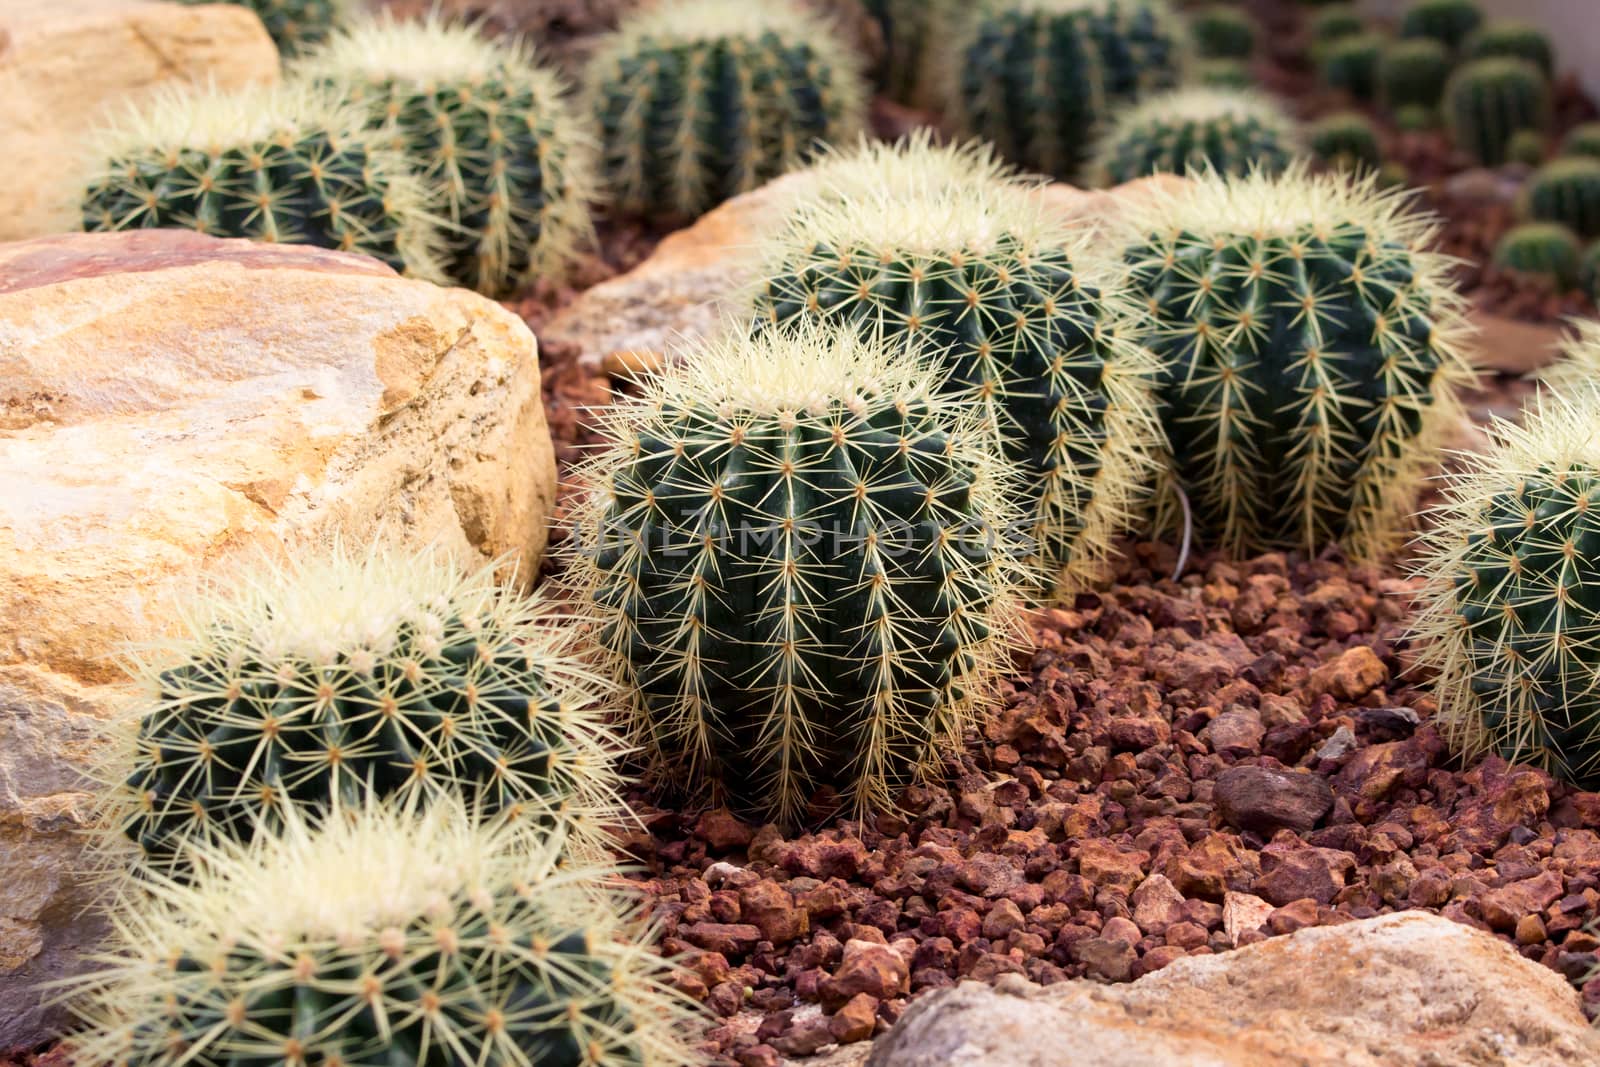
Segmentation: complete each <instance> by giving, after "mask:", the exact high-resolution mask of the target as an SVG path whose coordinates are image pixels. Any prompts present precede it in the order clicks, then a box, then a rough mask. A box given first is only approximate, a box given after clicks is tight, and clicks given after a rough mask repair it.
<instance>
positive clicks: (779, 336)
mask: <svg viewBox="0 0 1600 1067" xmlns="http://www.w3.org/2000/svg"><path fill="white" fill-rule="evenodd" d="M685 355H686V356H687V357H688V358H687V359H686V360H685V361H683V362H682V363H681V364H680V365H679V366H676V367H674V368H673V369H672V370H671V371H669V372H668V373H667V374H666V375H664V376H661V377H657V378H654V379H651V380H650V381H648V382H646V383H644V385H643V392H644V395H643V397H642V398H640V399H637V400H628V401H624V402H622V403H621V404H620V405H618V406H616V407H614V408H613V409H612V410H611V411H610V412H608V413H607V415H606V417H605V423H604V428H603V434H604V437H605V444H604V445H603V447H602V448H601V449H600V451H599V452H598V453H597V455H596V456H595V457H594V458H593V459H592V461H591V462H590V463H589V464H588V466H587V467H586V468H585V469H584V470H583V471H582V472H581V474H580V481H581V482H582V483H583V484H586V485H588V486H590V487H592V488H591V490H590V492H589V494H588V495H587V496H586V497H585V499H584V500H583V502H582V503H581V504H580V506H579V509H578V512H577V516H576V518H575V520H574V535H575V536H574V539H573V544H574V549H575V556H574V558H573V567H572V571H571V573H572V574H573V575H575V581H576V584H577V586H578V588H579V590H580V592H581V594H582V595H583V596H584V597H586V598H587V599H589V600H590V601H592V603H593V605H594V608H595V610H596V611H597V612H598V614H599V617H600V621H601V630H600V639H601V641H602V643H603V644H604V645H605V646H606V647H607V648H609V649H610V650H611V651H612V652H613V653H615V656H616V660H617V663H618V666H619V670H620V672H621V674H622V676H623V677H624V678H625V679H626V680H627V681H628V682H629V683H631V685H632V688H633V691H634V692H635V694H636V707H635V714H634V718H633V725H634V730H633V733H634V736H635V737H636V738H637V739H638V740H639V742H640V743H641V744H643V745H644V746H645V747H646V749H647V750H648V751H650V752H651V753H652V754H653V755H654V756H655V757H656V760H657V769H658V771H659V772H660V774H661V775H662V777H663V778H664V779H665V780H669V781H672V782H676V783H683V784H697V785H711V786H713V787H714V789H715V791H716V792H718V793H720V794H721V796H722V797H723V798H724V799H725V800H726V801H727V802H728V803H729V804H731V805H732V806H733V807H734V808H736V809H737V810H739V811H742V812H747V813H750V814H751V815H753V816H756V817H760V818H772V819H776V820H779V821H781V822H784V823H786V824H793V823H795V822H796V821H798V820H799V819H800V818H801V817H802V816H803V815H804V814H805V813H806V812H807V811H808V809H811V810H814V806H815V805H816V804H818V803H820V802H821V801H822V798H823V797H824V795H826V794H827V793H830V792H831V793H832V795H833V798H834V801H835V802H836V803H838V804H840V805H842V806H844V807H846V808H848V809H850V810H852V811H855V812H857V813H861V814H865V813H868V812H873V811H877V810H882V809H884V808H887V807H889V806H891V805H892V804H893V802H894V800H895V797H896V795H897V794H898V792H899V790H900V788H901V787H902V786H904V785H906V784H908V783H910V782H912V781H914V780H916V779H917V778H918V777H920V776H922V775H923V774H925V773H926V772H928V771H929V770H930V769H931V768H932V767H934V766H935V765H936V764H937V762H938V761H939V760H940V759H942V758H943V756H944V754H945V753H946V752H947V751H948V748H949V746H950V745H951V743H952V741H954V740H957V739H959V738H960V737H961V735H962V732H963V731H964V730H965V729H967V728H968V727H969V726H971V725H973V724H974V723H975V721H976V719H977V717H978V716H979V714H980V713H981V712H982V711H983V710H984V709H985V708H987V707H988V706H989V703H990V701H991V700H992V699H993V695H994V686H995V683H996V681H997V679H998V675H999V672H1000V671H1001V670H1002V669H1003V668H1004V666H1005V664H1006V663H1007V662H1009V645H1010V643H1011V640H1012V639H1013V630H1014V626H1015V625H1016V622H1017V620H1018V618H1019V617H1020V616H1019V609H1018V607H1017V602H1016V585H1017V581H1018V578H1019V577H1020V574H1019V573H1018V571H1017V564H1016V562H1015V561H1016V559H1017V555H1018V552H1019V550H1020V546H1018V545H1017V544H1016V543H1015V541H1014V540H1012V537H1013V534H1012V533H1011V530H1010V528H1011V524H1012V523H1013V522H1014V521H1015V517H1014V516H1013V514H1012V513H1011V512H1010V511H1009V510H1008V507H1007V505H1006V500H1007V498H1008V491H1009V487H1008V486H1007V482H1008V481H1009V480H1010V479H1011V478H1012V477H1014V473H1013V472H1012V470H1011V467H1010V464H1009V463H1007V462H1006V461H1004V460H1003V459H1002V458H1000V457H999V456H998V455H996V454H994V453H993V452H992V451H990V449H989V447H988V442H987V440H986V438H985V437H984V435H983V433H982V431H981V429H980V428H979V426H978V425H977V422H976V419H975V417H974V416H975V414H976V412H975V411H974V410H973V408H972V406H971V405H963V404H962V403H960V402H959V401H956V400H953V399H951V398H948V397H940V396H939V395H938V393H937V382H936V379H935V376H934V375H933V374H932V372H931V371H930V370H928V369H926V368H925V367H924V366H923V365H922V364H921V363H920V362H919V361H918V360H917V359H915V358H906V356H905V351H904V347H903V346H901V345H892V346H891V345H888V344H885V343H883V342H881V341H877V340H873V339H868V338H864V337H861V336H859V335H858V334H857V333H856V332H854V331H851V330H844V331H825V330H822V329H819V328H816V327H814V326H813V327H801V328H797V329H795V330H788V331H776V330H769V331H764V332H762V333H760V334H759V335H756V336H747V335H745V334H744V333H743V332H742V331H729V332H728V333H727V335H726V336H725V337H724V338H723V339H722V340H720V341H717V342H715V343H711V344H709V345H706V346H703V347H701V348H699V349H698V350H696V351H694V352H692V353H685Z"/></svg>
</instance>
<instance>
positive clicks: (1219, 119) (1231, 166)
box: [1090, 89, 1300, 185]
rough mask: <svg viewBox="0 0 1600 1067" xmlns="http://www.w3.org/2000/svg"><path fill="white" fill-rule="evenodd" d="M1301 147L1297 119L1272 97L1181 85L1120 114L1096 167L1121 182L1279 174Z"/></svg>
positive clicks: (1106, 180)
mask: <svg viewBox="0 0 1600 1067" xmlns="http://www.w3.org/2000/svg"><path fill="white" fill-rule="evenodd" d="M1299 152H1300V142H1299V134H1298V131H1297V130H1296V128H1295V124H1294V121H1293V120H1292V119H1290V118H1289V116H1288V115H1287V114H1285V113H1284V111H1283V109H1282V108H1281V107H1279V106H1278V105H1277V104H1276V103H1275V102H1273V101H1272V100H1271V99H1269V98H1268V97H1265V96H1260V95H1258V94H1255V93H1248V92H1239V91H1228V90H1218V89H1177V90H1174V91H1172V92H1170V93H1162V94H1160V95H1158V96H1152V97H1150V98H1149V99H1148V100H1146V101H1145V102H1144V103H1142V104H1138V105H1136V106H1134V107H1132V108H1130V109H1128V110H1127V111H1124V112H1122V113H1121V114H1119V115H1118V116H1116V118H1115V120H1114V122H1113V124H1112V126H1111V129H1110V130H1109V131H1108V132H1107V133H1106V135H1105V137H1104V138H1103V139H1102V140H1101V142H1100V146H1099V149H1098V151H1097V153H1096V158H1095V161H1094V163H1093V165H1092V166H1091V168H1090V170H1091V173H1092V174H1093V175H1094V176H1095V178H1096V179H1097V180H1098V181H1100V182H1101V183H1102V184H1107V185H1118V184H1121V183H1122V182H1127V181H1132V180H1133V179H1135V178H1140V177H1143V176H1145V175H1147V174H1155V173H1158V172H1165V173H1169V174H1188V173H1191V172H1195V171H1204V170H1207V169H1212V170H1216V171H1219V172H1221V173H1224V174H1244V173H1246V172H1247V171H1249V170H1251V169H1252V168H1259V169H1260V170H1263V171H1266V172H1268V173H1272V174H1276V173H1278V172H1280V171H1282V170H1283V169H1284V168H1285V167H1287V166H1288V165H1289V162H1290V160H1292V159H1294V158H1295V156H1296V155H1298V154H1299Z"/></svg>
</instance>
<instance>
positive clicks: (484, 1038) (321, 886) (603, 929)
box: [74, 801, 700, 1067]
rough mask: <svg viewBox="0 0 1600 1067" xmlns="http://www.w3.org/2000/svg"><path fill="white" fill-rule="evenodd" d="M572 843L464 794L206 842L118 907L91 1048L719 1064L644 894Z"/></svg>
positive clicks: (88, 998) (93, 1007)
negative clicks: (694, 1046) (500, 815)
mask: <svg viewBox="0 0 1600 1067" xmlns="http://www.w3.org/2000/svg"><path fill="white" fill-rule="evenodd" d="M558 844H559V842H558V841H556V840H550V839H540V838H538V837H536V836H535V835H532V834H529V833H527V832H525V830H524V829H523V828H520V827H518V826H516V825H515V824H500V825H497V826H484V825H478V824H474V823H473V821H472V820H471V819H470V817H469V813H468V812H467V811H466V810H465V809H464V808H463V807H462V806H461V805H460V803H459V801H448V802H442V803H441V804H439V805H438V806H437V807H435V808H433V809H431V810H429V811H427V812H425V813H422V814H420V815H417V814H415V813H413V812H410V811H407V810H405V809H404V808H398V807H389V806H375V807H370V808H365V809H357V811H356V812H355V813H352V817H351V818H349V819H336V820H331V821H329V822H328V823H327V824H326V825H325V826H323V827H321V828H320V829H318V828H315V827H313V826H311V825H310V824H309V823H308V821H307V820H304V819H302V818H299V817H291V818H290V819H289V820H288V821H287V822H286V823H285V825H284V832H283V835H282V836H281V837H277V838H262V839H259V840H258V841H257V842H255V843H254V844H253V845H250V846H243V845H241V844H239V843H236V842H233V843H227V844H222V843H218V844H217V845H216V846H212V847H208V848H206V849H204V850H202V854H201V855H200V856H199V858H200V859H201V861H202V862H201V864H200V866H199V867H198V868H197V870H196V873H195V878H194V879H193V881H192V882H189V883H182V882H176V881H171V880H166V879H157V880H155V881H154V882H153V883H151V885H150V887H149V888H150V892H149V893H148V894H146V895H143V896H136V895H130V899H128V900H125V901H119V902H118V903H117V906H116V907H115V908H113V909H111V910H110V912H109V915H110V919H111V922H112V925H113V927H114V931H115V933H114V938H113V941H112V944H111V946H110V947H109V948H107V949H104V950H101V952H100V954H99V955H98V956H97V957H96V960H95V962H97V963H98V964H100V966H101V967H102V968H103V969H102V970H99V971H97V972H96V973H92V974H89V975H85V976H83V977H81V978H80V979H78V980H77V982H76V983H75V989H74V992H75V993H76V997H75V1000H76V1004H75V1007H76V1008H77V1010H78V1012H79V1014H80V1015H81V1017H82V1018H83V1020H84V1023H85V1025H84V1029H83V1032H82V1033H80V1034H78V1035H76V1036H75V1037H74V1042H75V1044H76V1045H77V1046H78V1051H79V1052H80V1054H83V1055H85V1056H87V1057H88V1058H87V1059H86V1060H85V1062H90V1063H106V1064H112V1063H115V1064H124V1065H139V1067H178V1065H180V1064H193V1065H195V1067H272V1065H286V1064H324V1065H331V1064H362V1063H366V1064H380V1063H381V1064H388V1065H392V1067H421V1065H424V1064H438V1065H443V1064H490V1063H494V1064H534V1063H536V1064H539V1065H540V1067H611V1065H618V1067H682V1065H685V1064H691V1063H697V1062H700V1060H699V1059H698V1057H696V1056H695V1055H694V1054H693V1053H692V1052H691V1050H690V1048H689V1043H688V1041H687V1040H686V1039H685V1035H684V1034H683V1033H682V1031H683V1030H684V1029H686V1024H687V1023H688V1022H689V1021H690V1020H691V1019H693V1018H694V1016H695V1015H696V1014H697V1013H696V1012H695V1010H694V1008H693V1006H692V1005H690V1004H689V1003H688V1002H687V1001H686V1000H685V999H684V998H682V997H681V996H680V995H678V994H675V993H673V992H672V991H671V990H670V988H669V987H668V986H667V984H666V979H667V977H668V972H667V966H666V964H665V963H664V961H662V960H661V959H660V958H659V957H658V956H656V955H655V954H654V953H652V952H650V951H649V950H648V949H646V948H645V947H643V945H642V943H641V942H642V941H643V940H644V939H645V938H647V937H649V936H650V935H651V933H652V931H651V930H650V929H649V928H648V927H646V926H645V925H644V924H643V923H642V922H641V919H640V916H639V905H638V901H637V900H636V898H635V897H634V896H632V895H625V894H624V893H623V892H621V891H620V890H616V889H607V888H603V887H604V886H605V885H606V883H607V882H608V881H609V882H612V883H614V882H615V881H616V879H615V876H614V871H613V870H611V869H609V868H606V867H597V868H590V867H572V868H564V867H563V866H562V865H561V863H562V861H561V853H560V850H559V848H558V847H557V845H558Z"/></svg>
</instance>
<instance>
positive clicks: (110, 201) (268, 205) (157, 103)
mask: <svg viewBox="0 0 1600 1067" xmlns="http://www.w3.org/2000/svg"><path fill="white" fill-rule="evenodd" d="M91 153H92V156H93V158H94V159H95V160H97V161H98V162H97V165H96V169H95V172H94V173H93V174H92V175H91V176H90V177H89V178H88V179H87V181H86V182H85V188H84V193H83V198H82V215H83V228H84V229H86V230H90V231H100V230H138V229H153V228H158V227H172V228H181V229H188V230H195V231H197V232H199V233H206V234H210V235H212V236H213V237H248V238H251V239H253V240H257V241H267V242H272V243H282V244H308V245H318V246H320V247H323V248H334V249H338V250H340V251H345V252H360V253H363V254H365V255H369V256H372V257H374V258H376V259H381V260H383V261H384V262H385V263H387V264H389V265H390V266H391V267H394V268H395V269H397V270H404V271H406V272H407V273H409V274H411V275H413V276H415V277H419V278H425V279H428V280H437V279H440V278H441V277H442V273H441V269H440V266H439V262H438V257H437V250H438V247H439V241H440V238H439V232H438V229H437V227H436V225H435V223H434V220H433V218H432V216H431V215H430V214H429V212H428V206H429V205H428V197H427V193H426V191H425V189H424V187H423V186H422V184H421V182H419V181H418V179H417V178H415V177H414V176H413V175H412V174H411V172H410V169H409V166H408V164H407V161H406V159H405V157H404V156H403V155H401V154H400V153H398V152H395V151H394V150H393V149H391V148H389V147H388V146H386V145H384V144H383V143H382V142H381V141H380V140H379V139H378V138H376V137H374V136H373V135H372V134H371V133H370V132H368V131H367V130H366V129H365V116H364V115H363V114H362V112H361V110H360V109H359V108H356V107H352V106H350V105H347V104H344V103H341V102H338V101H336V100H335V99H334V98H333V97H332V95H331V94H329V93H326V92H323V91H319V90H316V89H314V88H311V87H306V86H289V87H276V88H250V89H242V90H238V91H234V92H222V91H220V90H217V89H196V90H192V91H185V90H182V89H177V88H172V89H162V90H160V91H158V93H157V94H156V96H155V97H154V99H153V100H151V101H149V102H148V103H147V104H146V105H145V106H144V107H143V108H141V109H139V110H133V109H130V110H129V111H128V112H127V113H126V114H125V115H123V116H122V117H121V118H120V119H118V120H117V121H115V122H114V123H113V124H112V125H110V126H108V127H107V128H106V129H105V130H103V131H101V132H100V134H99V135H97V136H96V137H95V138H94V140H93V143H92V145H91Z"/></svg>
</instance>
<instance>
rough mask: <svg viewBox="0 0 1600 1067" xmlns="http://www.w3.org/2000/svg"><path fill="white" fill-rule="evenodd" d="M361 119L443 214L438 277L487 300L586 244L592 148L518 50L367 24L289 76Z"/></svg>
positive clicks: (556, 89)
mask: <svg viewBox="0 0 1600 1067" xmlns="http://www.w3.org/2000/svg"><path fill="white" fill-rule="evenodd" d="M295 72H296V74H297V75H298V76H299V77H301V78H303V79H305V80H307V81H310V82H313V83H317V84H321V85H326V86H328V87H330V88H331V89H333V90H334V91H336V92H337V93H338V94H339V95H341V96H342V97H344V98H345V99H348V100H353V101H356V102H358V103H359V104H361V105H362V106H364V107H365V108H366V109H367V113H368V116H369V124H370V125H371V126H372V128H373V129H374V130H375V131H376V132H377V133H378V134H380V135H381V136H382V138H383V139H384V140H385V141H386V142H387V143H389V144H390V145H392V146H393V147H394V148H395V149H397V150H399V151H402V152H404V153H405V154H406V156H407V157H408V158H409V159H410V160H411V163H412V166H413V167H414V168H415V170H416V172H417V173H418V175H419V176H420V177H421V178H422V180H423V181H424V182H425V183H426V185H427V187H428V189H429V191H430V193H431V194H432V195H433V198H434V201H433V202H434V209H435V211H436V212H437V213H439V214H440V215H442V216H443V218H444V220H445V222H446V223H447V226H446V227H445V228H444V233H443V239H444V246H445V247H444V268H445V272H446V274H447V276H448V277H449V278H450V279H451V280H452V281H453V282H456V283H457V284H461V285H467V286H470V287H472V288H475V289H478V290H479V291H481V292H484V293H488V294H490V295H501V294H504V293H506V292H508V291H510V290H511V289H513V288H515V287H516V286H517V285H518V284H519V283H521V282H522V281H524V280H525V279H526V278H527V277H528V276H529V275H530V274H533V273H538V274H551V273H556V272H559V271H560V270H561V269H562V268H563V267H564V266H565V265H566V263H567V262H568V261H569V260H570V259H571V257H572V255H573V253H574V252H575V251H576V250H577V249H578V248H580V247H581V246H582V245H584V244H585V243H586V242H587V241H588V240H589V238H590V237H591V236H592V227H591V224H590V219H589V201H590V200H591V199H592V197H593V195H594V186H595V180H594V173H593V170H594V161H593V153H592V146H591V145H590V143H589V141H588V138H587V136H586V134H585V133H584V132H583V130H582V127H581V124H580V123H579V121H578V117H577V115H576V114H575V113H574V112H573V111H572V109H571V108H570V107H569V105H568V104H567V102H566V100H565V99H564V92H565V89H564V86H563V85H562V83H561V80H560V79H559V78H558V77H557V76H556V75H554V74H552V73H550V72H548V71H546V70H544V69H542V68H540V67H539V66H537V65H536V64H535V63H534V61H533V57H532V55H531V54H530V53H529V52H528V51H527V49H526V48H524V47H522V46H521V45H518V44H511V43H502V42H498V41H490V40H488V39H487V38H485V37H483V36H482V35H481V34H480V33H479V32H478V31H477V30H476V29H475V28H473V27H470V26H466V25H461V24H451V23H447V22H443V21H441V20H439V19H438V18H437V17H433V18H429V19H426V20H421V21H403V22H402V21H395V20H393V19H391V18H388V17H385V18H382V19H367V20H363V21H361V22H358V23H356V24H354V25H352V26H351V27H350V28H348V29H346V30H344V31H342V32H340V33H338V34H336V35H335V36H334V38H333V39H332V40H331V41H329V42H328V43H327V44H326V45H324V46H323V47H322V48H320V49H318V50H317V51H316V52H315V53H313V54H312V55H309V56H308V57H306V58H305V60H303V61H302V62H301V63H299V64H297V65H296V67H295Z"/></svg>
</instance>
